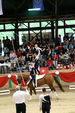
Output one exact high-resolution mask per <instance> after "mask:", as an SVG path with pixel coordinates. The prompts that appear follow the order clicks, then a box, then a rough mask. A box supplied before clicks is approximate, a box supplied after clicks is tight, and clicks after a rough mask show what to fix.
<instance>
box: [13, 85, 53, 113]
mask: <svg viewBox="0 0 75 113" xmlns="http://www.w3.org/2000/svg"><path fill="white" fill-rule="evenodd" d="M24 90H25V91H23V90H21V87H20V86H16V92H15V93H14V94H13V99H14V101H15V104H16V113H26V104H25V96H26V95H28V96H29V92H28V90H27V87H26V88H24ZM39 103H40V111H41V110H42V113H50V109H51V99H50V95H49V94H47V93H46V89H45V88H43V89H42V94H41V95H40V96H39Z"/></svg>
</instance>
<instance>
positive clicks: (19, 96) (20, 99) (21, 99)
mask: <svg viewBox="0 0 75 113" xmlns="http://www.w3.org/2000/svg"><path fill="white" fill-rule="evenodd" d="M26 95H29V92H28V91H27V90H26V91H21V90H18V91H16V92H15V93H14V94H13V99H14V101H15V103H16V104H21V103H25V96H26Z"/></svg>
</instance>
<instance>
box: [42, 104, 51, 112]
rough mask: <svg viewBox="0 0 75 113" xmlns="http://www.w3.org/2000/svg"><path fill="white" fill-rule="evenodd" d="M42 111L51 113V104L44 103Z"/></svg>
mask: <svg viewBox="0 0 75 113" xmlns="http://www.w3.org/2000/svg"><path fill="white" fill-rule="evenodd" d="M42 113H50V106H49V105H46V104H45V105H42Z"/></svg>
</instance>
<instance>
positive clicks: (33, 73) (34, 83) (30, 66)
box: [29, 62, 36, 87]
mask: <svg viewBox="0 0 75 113" xmlns="http://www.w3.org/2000/svg"><path fill="white" fill-rule="evenodd" d="M34 65H35V64H34V62H30V63H29V71H30V82H32V83H33V86H34V87H36V82H35V81H36V80H35V68H34Z"/></svg>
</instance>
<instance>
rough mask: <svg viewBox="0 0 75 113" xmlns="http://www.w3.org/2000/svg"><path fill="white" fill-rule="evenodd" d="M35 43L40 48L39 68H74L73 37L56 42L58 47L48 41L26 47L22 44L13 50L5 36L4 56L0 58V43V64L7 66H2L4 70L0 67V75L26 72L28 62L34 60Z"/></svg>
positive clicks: (74, 48)
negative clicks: (69, 66) (70, 66)
mask: <svg viewBox="0 0 75 113" xmlns="http://www.w3.org/2000/svg"><path fill="white" fill-rule="evenodd" d="M35 43H37V44H38V47H39V48H41V50H40V57H39V66H40V67H46V66H48V68H49V70H54V69H56V67H57V66H66V67H67V66H68V65H70V64H72V65H73V66H74V67H75V39H74V37H72V38H70V39H69V38H68V37H66V36H65V37H64V42H63V43H61V41H60V40H58V45H56V44H55V42H54V41H52V43H50V41H49V42H48V41H45V43H44V41H43V42H42V43H40V42H39V40H37V42H33V43H31V42H30V43H28V44H27V45H25V44H23V45H22V46H20V47H19V48H17V49H16V50H15V49H14V47H13V46H14V43H13V40H9V39H8V36H7V37H6V39H5V38H4V37H3V45H4V48H3V51H4V56H1V51H2V46H1V41H0V64H2V63H3V64H4V63H5V64H8V66H6V67H4V66H3V68H6V69H3V68H2V66H1V67H0V73H9V72H13V71H16V72H19V71H21V72H23V71H28V69H29V68H28V67H29V62H31V61H33V60H34V51H35V48H34V45H35ZM67 68H68V67H67ZM4 70H5V72H4Z"/></svg>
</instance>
